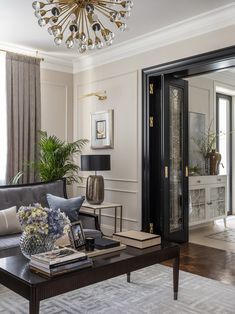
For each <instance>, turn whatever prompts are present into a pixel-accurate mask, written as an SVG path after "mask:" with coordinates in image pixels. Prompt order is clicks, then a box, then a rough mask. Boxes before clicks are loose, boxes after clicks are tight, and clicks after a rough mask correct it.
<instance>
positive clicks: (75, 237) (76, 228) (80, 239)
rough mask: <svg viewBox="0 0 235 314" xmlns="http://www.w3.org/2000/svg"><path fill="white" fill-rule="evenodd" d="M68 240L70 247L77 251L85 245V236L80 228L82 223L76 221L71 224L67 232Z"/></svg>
mask: <svg viewBox="0 0 235 314" xmlns="http://www.w3.org/2000/svg"><path fill="white" fill-rule="evenodd" d="M69 239H70V243H71V245H72V247H73V248H74V249H78V248H80V247H81V246H84V245H85V235H84V232H83V228H82V222H81V221H80V220H79V221H76V222H73V223H71V225H70V230H69Z"/></svg>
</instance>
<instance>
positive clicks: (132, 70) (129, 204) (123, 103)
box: [74, 27, 235, 233]
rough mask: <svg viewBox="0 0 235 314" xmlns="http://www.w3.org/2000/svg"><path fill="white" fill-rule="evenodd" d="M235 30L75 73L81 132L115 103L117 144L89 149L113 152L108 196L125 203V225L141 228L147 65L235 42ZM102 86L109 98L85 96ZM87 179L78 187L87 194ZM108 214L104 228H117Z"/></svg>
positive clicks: (78, 131) (77, 133) (82, 134)
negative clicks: (94, 115)
mask: <svg viewBox="0 0 235 314" xmlns="http://www.w3.org/2000/svg"><path fill="white" fill-rule="evenodd" d="M234 32H235V27H228V28H226V29H222V30H219V31H216V32H213V33H210V34H206V35H203V36H200V37H196V38H193V39H188V40H185V41H182V42H179V43H176V44H173V45H169V46H167V47H162V48H159V49H157V50H152V51H149V52H147V53H144V54H140V55H136V56H133V57H131V58H127V59H122V60H120V61H117V62H113V63H110V64H106V65H104V66H101V67H97V68H94V69H92V70H88V71H85V72H81V73H77V74H75V75H74V126H75V127H74V136H75V137H86V138H90V113H91V112H96V111H100V110H104V109H114V116H115V130H114V149H113V150H106V151H103V150H98V151H97V150H96V151H92V150H90V149H88V150H87V152H88V153H94V154H96V153H97V154H102V153H110V154H111V155H112V170H111V171H110V172H107V173H104V174H103V175H104V177H105V187H106V191H105V192H106V201H110V202H117V203H121V204H123V205H124V229H129V228H135V229H140V228H141V125H142V123H141V115H142V108H141V106H142V98H141V97H142V96H141V87H142V86H141V69H143V68H146V67H149V66H153V65H157V64H162V63H165V62H169V61H172V60H176V59H181V58H184V57H188V56H192V55H196V54H200V53H203V52H207V51H211V50H216V49H219V48H223V47H226V46H231V45H233V44H234ZM94 58H95V56H94ZM97 90H106V91H107V95H108V99H107V101H105V102H99V101H98V100H97V99H96V98H87V99H86V100H81V99H80V97H81V96H82V95H84V94H85V93H90V92H94V91H97ZM203 93H207V91H206V90H205V91H203V90H202V94H203ZM84 185H85V182H84ZM84 185H83V187H79V188H78V189H76V193H83V194H84V193H85V190H84ZM102 217H103V228H104V231H105V232H107V233H108V232H111V230H112V229H111V228H112V223H113V219H112V217H113V213H112V212H111V211H109V212H105V213H104V215H103V216H102Z"/></svg>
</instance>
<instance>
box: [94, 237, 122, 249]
mask: <svg viewBox="0 0 235 314" xmlns="http://www.w3.org/2000/svg"><path fill="white" fill-rule="evenodd" d="M117 246H120V241H117V240H112V239H109V238H97V239H95V248H96V249H98V250H104V249H110V248H113V247H117Z"/></svg>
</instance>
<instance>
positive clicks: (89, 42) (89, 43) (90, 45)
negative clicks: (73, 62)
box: [87, 38, 95, 50]
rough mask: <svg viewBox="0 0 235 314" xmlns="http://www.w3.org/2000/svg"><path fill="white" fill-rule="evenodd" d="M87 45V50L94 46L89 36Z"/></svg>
mask: <svg viewBox="0 0 235 314" xmlns="http://www.w3.org/2000/svg"><path fill="white" fill-rule="evenodd" d="M87 45H88V46H87V47H88V49H89V50H93V49H94V48H95V45H94V43H93V41H92V39H91V38H89V39H88V42H87Z"/></svg>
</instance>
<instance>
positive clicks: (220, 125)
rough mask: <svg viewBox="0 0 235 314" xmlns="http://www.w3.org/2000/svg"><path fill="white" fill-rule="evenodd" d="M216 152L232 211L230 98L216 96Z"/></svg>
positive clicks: (222, 95) (220, 95)
mask: <svg viewBox="0 0 235 314" xmlns="http://www.w3.org/2000/svg"><path fill="white" fill-rule="evenodd" d="M216 132H217V134H219V136H218V137H217V150H218V151H219V152H220V154H221V163H220V166H219V167H220V168H219V174H220V175H227V176H228V195H227V196H228V205H229V208H228V209H229V211H230V210H231V209H232V158H231V154H232V97H231V96H228V95H224V94H219V93H217V94H216Z"/></svg>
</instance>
